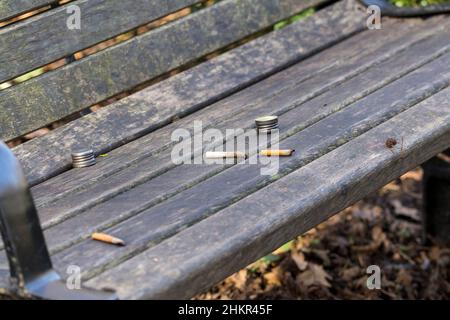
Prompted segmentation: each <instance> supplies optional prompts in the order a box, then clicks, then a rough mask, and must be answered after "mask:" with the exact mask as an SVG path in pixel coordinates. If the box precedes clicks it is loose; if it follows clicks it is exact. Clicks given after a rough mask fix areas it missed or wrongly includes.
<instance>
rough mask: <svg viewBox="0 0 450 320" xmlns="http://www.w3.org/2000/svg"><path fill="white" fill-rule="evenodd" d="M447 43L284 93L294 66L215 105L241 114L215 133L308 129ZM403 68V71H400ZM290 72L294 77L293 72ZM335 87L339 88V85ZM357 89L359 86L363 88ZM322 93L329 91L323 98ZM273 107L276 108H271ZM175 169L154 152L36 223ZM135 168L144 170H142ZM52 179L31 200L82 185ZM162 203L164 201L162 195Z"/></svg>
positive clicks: (369, 58)
mask: <svg viewBox="0 0 450 320" xmlns="http://www.w3.org/2000/svg"><path fill="white" fill-rule="evenodd" d="M448 40H449V39H448V37H446V36H438V35H437V36H435V37H431V38H429V39H427V40H425V41H423V42H418V43H417V44H416V45H413V46H410V47H408V49H409V50H408V51H407V52H405V53H403V52H402V51H400V52H399V53H398V56H396V55H394V56H392V57H391V58H389V59H387V60H386V61H385V62H384V63H381V61H380V60H377V59H375V60H374V59H373V58H374V57H378V58H380V57H379V51H378V50H375V51H373V52H371V54H368V53H367V52H366V55H365V56H364V55H363V56H362V57H361V58H360V59H354V60H353V59H346V60H345V61H346V63H344V64H342V65H340V67H339V68H334V69H330V70H326V71H323V72H322V73H320V74H316V75H315V76H314V77H312V78H310V79H306V80H305V81H303V82H301V84H299V85H297V86H293V87H291V88H289V87H288V85H289V81H291V79H292V78H296V77H297V78H298V77H300V78H301V76H300V75H303V76H305V75H308V72H305V71H307V70H308V69H307V68H306V69H305V68H300V67H298V68H297V66H295V67H293V68H291V69H288V70H286V71H284V72H282V73H280V74H279V75H276V76H273V77H271V78H269V79H267V80H266V81H263V82H261V84H258V85H256V86H254V87H252V88H248V89H246V90H244V91H241V92H240V93H239V94H237V95H235V96H232V97H230V98H229V99H226V100H224V103H218V104H217V106H215V107H216V108H215V109H212V110H213V111H214V112H215V113H222V114H224V112H223V111H221V110H225V109H226V110H227V111H228V112H227V113H229V111H230V110H232V108H231V106H233V107H234V108H238V109H240V110H241V113H238V114H235V115H233V116H228V117H222V118H219V120H220V121H221V122H220V123H216V124H214V128H217V129H220V130H225V129H226V128H234V127H239V128H251V127H252V126H253V121H254V118H256V117H257V116H258V115H260V114H265V113H276V114H279V115H282V114H284V113H286V112H288V111H289V110H291V109H293V108H295V107H297V108H300V109H301V110H302V111H301V113H300V114H298V115H296V117H293V118H292V114H296V113H295V112H291V113H289V114H290V116H288V118H289V119H296V120H295V121H298V120H297V119H302V120H301V121H300V122H299V123H298V124H297V125H296V126H293V127H295V128H297V130H298V128H303V127H306V126H307V125H311V124H312V123H314V122H317V121H319V120H321V119H322V118H324V117H326V116H327V115H330V114H331V113H333V112H336V111H338V110H340V109H342V108H344V107H346V106H348V105H350V104H351V103H353V102H355V101H357V100H358V99H361V98H362V97H364V96H365V95H368V94H369V93H371V92H374V91H376V90H378V89H379V88H380V87H383V86H385V85H387V84H389V83H390V82H392V81H394V80H396V79H398V78H399V77H401V76H402V75H405V74H407V73H408V72H410V71H412V70H414V69H416V68H418V67H420V66H421V65H423V64H424V63H426V62H427V61H430V60H432V59H434V58H435V57H436V56H438V55H440V54H442V53H443V52H445V50H448V44H447V43H448ZM406 42H407V41H406ZM404 43H405V42H404ZM436 47H441V49H440V50H436V49H435V48H436ZM361 49H363V48H361ZM385 49H386V48H384V47H381V48H379V50H381V51H385ZM385 53H389V52H385ZM329 54H330V55H335V51H333V50H332V51H330V53H329ZM388 56H389V54H388ZM384 59H386V58H384ZM365 64H368V65H369V66H370V65H372V68H369V69H367V70H366V73H363V74H359V75H358V76H356V77H355V76H354V74H353V73H352V72H354V71H355V67H356V66H358V68H364V67H365ZM304 65H305V66H308V67H312V66H313V65H314V64H312V63H310V61H305V64H304ZM405 65H406V66H408V67H405ZM293 71H296V72H295V73H294V72H293ZM356 71H357V70H356ZM432 72H434V71H432ZM419 77H420V76H419ZM272 78H275V79H272ZM416 78H417V77H416ZM440 79H445V75H442V78H440V77H438V78H437V79H436V81H435V83H439V81H441V80H440ZM345 80H347V81H345ZM405 81H408V79H406V80H405ZM340 82H343V83H341V84H339V83H340ZM433 82H434V81H432V83H433ZM272 83H277V84H278V85H279V86H281V87H283V88H285V91H283V92H282V93H280V94H275V95H273V96H269V97H263V99H262V100H259V101H258V100H256V101H258V102H257V103H256V104H255V105H253V106H252V105H249V104H248V103H249V102H254V101H255V100H253V99H252V96H257V95H258V94H262V93H263V92H264V91H265V89H266V87H267V86H266V85H270V84H272ZM419 83H420V81H419V82H418V83H417V84H414V85H413V86H412V87H414V88H416V89H417V90H418V91H420V88H426V87H421V85H419ZM362 84H364V85H363V86H362ZM326 88H332V89H331V90H330V91H327V92H325V93H323V91H324V90H326ZM402 90H403V89H402ZM424 90H425V89H424ZM314 94H315V95H316V96H317V97H316V98H314ZM319 94H320V95H319ZM242 96H246V97H247V98H248V100H243V101H242V100H239V99H234V98H235V97H237V98H239V97H242ZM274 106H277V107H276V108H274ZM221 108H222V109H221ZM205 111H206V110H205ZM225 114H226V113H225ZM194 119H196V120H202V121H203V120H205V117H204V116H202V117H197V118H194ZM194 119H190V118H189V117H188V118H186V119H185V120H186V121H185V122H183V121H180V122H179V123H175V124H174V125H175V127H172V128H170V126H168V127H167V128H168V129H171V130H168V131H167V135H160V134H159V135H156V136H155V144H156V141H159V142H160V144H161V143H171V142H170V132H172V131H173V130H174V129H175V128H176V127H180V128H186V129H190V130H191V126H192V123H193V120H194ZM206 119H208V118H206ZM291 121H292V120H287V123H288V124H289V123H291ZM299 126H300V127H299ZM285 129H286V130H287V129H289V130H292V126H290V125H287V126H286V128H285ZM282 130H284V129H282ZM144 139H145V137H144V138H142V139H139V140H137V141H136V145H138V146H141V149H147V147H145V148H142V146H147V145H148V146H154V143H149V142H148V141H143V140H144ZM128 147H129V145H127V146H125V147H123V154H128V155H129V154H133V153H135V152H136V151H135V150H134V149H130V148H128ZM100 161H103V160H100ZM105 161H107V163H104V164H103V165H102V163H99V164H100V167H98V168H97V169H94V168H92V169H90V170H89V172H88V171H85V172H80V174H83V175H86V179H87V178H88V177H97V174H96V172H99V173H100V172H104V171H106V170H105V166H107V165H108V166H107V167H110V165H113V166H114V163H116V164H117V163H119V162H115V161H117V159H114V158H112V159H106V160H105ZM174 167H175V165H174V164H173V163H172V162H171V159H170V148H165V149H164V150H162V151H161V152H159V153H152V154H150V153H149V154H148V155H147V156H146V158H145V159H144V160H142V161H140V162H138V163H137V164H136V165H132V166H130V167H128V168H126V169H124V170H123V171H121V172H119V173H116V174H114V175H113V176H110V177H105V178H102V179H101V180H98V181H97V184H94V185H93V186H92V187H89V188H86V189H85V190H82V191H80V192H74V191H75V189H73V188H72V190H71V191H70V194H69V195H68V196H67V197H66V198H61V199H58V201H57V202H54V203H51V204H49V205H47V206H40V208H39V211H40V217H41V221H42V223H43V225H44V227H45V228H47V227H48V226H50V225H53V224H56V223H58V221H60V220H63V219H66V218H67V217H70V216H74V215H76V214H77V213H79V212H82V211H85V210H86V209H89V208H90V207H93V206H95V205H96V204H98V203H101V202H103V201H106V200H108V199H110V198H113V197H115V196H116V195H117V194H120V193H121V192H125V191H127V190H129V189H131V188H134V187H136V186H138V185H140V184H147V185H148V183H146V181H148V180H151V179H153V178H154V177H156V176H157V175H158V173H163V172H166V171H167V170H170V169H171V168H174ZM139 168H146V169H145V170H144V171H143V170H140V169H139ZM205 174H207V172H205ZM200 176H201V175H200ZM54 180H57V181H58V180H59V181H58V182H57V183H56V182H55V181H53V179H52V180H49V181H48V182H46V183H45V185H46V187H45V188H42V189H40V188H38V189H35V196H38V195H40V196H39V197H38V204H39V203H40V204H42V203H43V202H42V201H43V199H44V197H45V198H47V199H48V200H50V199H51V197H53V196H54V195H55V194H57V192H60V191H61V190H60V189H64V188H66V187H67V186H70V185H73V187H75V186H76V184H77V183H81V181H80V180H78V179H77V178H76V177H74V176H69V177H66V178H65V179H64V180H60V177H57V178H55V179H54ZM51 181H53V183H50V182H51ZM150 184H151V182H150ZM187 184H188V185H191V183H190V182H187ZM181 186H182V184H180V185H179V187H181ZM161 191H162V190H161ZM156 198H157V197H156ZM163 198H165V196H164V197H163ZM154 200H155V199H153V198H152V197H149V198H148V199H145V198H144V199H141V201H138V202H133V206H135V207H134V208H132V212H136V210H137V209H138V208H139V207H140V204H139V203H140V202H144V203H146V202H153V201H154ZM145 206H147V204H145V205H144V207H145ZM130 209H131V208H130ZM98 210H99V208H98V207H94V208H93V209H92V210H90V211H88V212H87V213H85V215H86V216H87V215H89V212H94V211H95V212H98ZM107 211H110V210H107ZM121 212H122V216H123V217H125V216H126V215H127V214H126V211H121ZM111 214H112V213H111ZM104 223H106V224H108V222H107V221H104Z"/></svg>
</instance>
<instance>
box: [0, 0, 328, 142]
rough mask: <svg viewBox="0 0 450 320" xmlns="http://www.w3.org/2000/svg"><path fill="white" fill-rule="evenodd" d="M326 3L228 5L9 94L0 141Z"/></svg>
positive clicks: (2, 105)
mask: <svg viewBox="0 0 450 320" xmlns="http://www.w3.org/2000/svg"><path fill="white" fill-rule="evenodd" d="M321 1H322V0H307V1H298V0H284V1H281V2H280V0H224V1H221V2H219V3H218V4H216V5H214V6H211V7H209V8H206V9H204V10H201V11H198V12H196V13H194V14H192V15H189V16H188V17H186V18H183V19H181V20H178V21H175V22H174V23H171V24H168V25H166V26H163V27H161V28H158V29H156V30H154V31H150V32H148V33H145V34H142V35H140V36H137V37H135V38H132V39H130V40H128V41H126V42H124V43H122V44H120V45H117V46H114V47H111V48H108V49H105V50H103V51H101V52H98V53H97V54H94V55H91V56H88V57H87V58H85V59H82V60H79V61H76V62H74V63H71V64H69V65H67V66H64V67H62V68H60V69H57V70H55V71H54V72H50V73H46V74H44V75H42V76H40V77H37V78H33V79H31V80H29V81H26V82H24V83H22V84H19V85H17V86H13V87H11V88H8V89H6V90H3V91H1V92H0V130H1V131H0V139H3V140H9V139H12V138H14V137H17V136H20V135H22V134H25V133H27V132H30V131H32V130H34V129H37V128H39V127H42V126H44V125H46V124H49V123H51V122H53V121H56V120H59V119H61V118H63V117H65V116H67V115H70V114H72V113H74V112H77V111H79V110H82V109H84V108H86V107H89V106H91V105H93V104H95V103H97V102H99V101H102V100H104V99H106V98H108V97H111V96H113V95H115V94H118V93H120V92H123V91H126V90H129V89H131V88H133V87H135V86H136V85H138V84H140V83H142V82H145V81H147V80H150V79H152V78H154V77H156V76H158V75H161V74H163V73H165V72H167V71H170V70H171V69H174V68H177V67H179V66H182V65H184V64H186V63H188V62H190V61H192V60H193V59H196V58H199V57H201V56H204V55H206V54H208V53H211V52H213V51H215V50H218V49H220V48H222V47H224V46H227V45H229V44H231V43H234V42H236V41H238V40H239V39H242V38H244V37H246V36H249V35H251V34H253V33H255V32H257V31H259V30H261V29H264V28H266V27H269V26H271V25H272V24H273V23H275V22H277V21H278V20H280V19H283V18H286V17H288V16H290V15H292V14H293V13H295V12H297V11H300V10H302V9H305V8H307V7H308V6H310V5H314V4H317V3H320V2H321ZM225 21H226V23H225ZM2 47H3V46H2ZM68 81H71V83H72V84H71V85H68ZM74 84H76V85H74ZM177 94H181V93H177Z"/></svg>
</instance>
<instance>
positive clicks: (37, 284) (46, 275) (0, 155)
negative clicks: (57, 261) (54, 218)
mask: <svg viewBox="0 0 450 320" xmlns="http://www.w3.org/2000/svg"><path fill="white" fill-rule="evenodd" d="M0 233H1V235H2V238H3V243H4V246H5V250H6V254H7V257H8V261H9V266H10V274H11V285H12V287H13V288H14V289H15V290H16V291H17V293H18V294H19V295H21V296H25V297H30V298H38V299H58V300H60V299H62V300H73V299H75V300H104V299H108V300H112V299H117V297H116V295H115V294H114V293H112V292H106V291H97V290H92V289H88V288H81V289H69V288H68V287H67V286H66V283H65V281H63V279H62V278H61V277H60V275H59V274H58V273H57V272H56V271H55V270H54V269H53V266H52V262H51V259H50V255H49V252H48V249H47V245H46V243H45V238H44V234H43V231H42V228H41V224H40V222H39V217H38V214H37V210H36V207H35V205H34V202H33V198H32V196H31V193H30V190H29V188H28V184H27V182H26V179H25V176H24V175H23V173H22V169H21V167H20V165H19V163H18V161H17V160H16V158H15V157H14V155H13V154H12V152H11V151H10V150H9V148H8V147H7V146H6V145H5V144H4V143H3V142H1V141H0Z"/></svg>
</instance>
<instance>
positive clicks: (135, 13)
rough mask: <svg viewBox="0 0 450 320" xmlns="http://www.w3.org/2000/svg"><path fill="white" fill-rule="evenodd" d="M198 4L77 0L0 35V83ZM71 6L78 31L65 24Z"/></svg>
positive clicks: (192, 1)
mask: <svg viewBox="0 0 450 320" xmlns="http://www.w3.org/2000/svg"><path fill="white" fill-rule="evenodd" d="M14 1H17V0H14ZM43 2H50V1H43ZM198 2H200V0H171V1H159V0H152V1H148V0H97V1H91V0H80V1H74V2H72V3H70V4H68V5H65V6H61V7H57V8H55V9H53V10H50V11H48V12H46V13H44V14H41V15H38V16H36V17H33V18H31V19H28V20H25V21H23V22H19V23H17V24H16V25H13V26H11V27H6V28H5V29H3V30H1V31H0V44H1V46H0V63H1V65H2V68H1V69H0V82H3V81H6V80H9V79H12V78H14V77H17V76H19V75H21V74H24V73H26V72H28V71H31V70H33V69H36V68H38V67H40V66H43V65H46V64H48V63H51V62H53V61H56V60H58V59H60V58H64V57H65V56H67V55H69V54H72V53H74V52H77V51H80V50H82V49H85V48H87V47H90V46H92V45H95V44H97V43H99V42H101V41H104V40H107V39H109V38H111V37H114V36H115V35H118V34H121V33H124V32H126V31H128V30H131V29H133V28H136V27H139V26H140V25H143V24H145V23H148V22H150V21H153V20H156V19H158V18H161V17H163V16H165V15H168V14H170V13H172V12H175V11H177V10H180V9H182V8H185V7H188V6H190V5H193V4H195V3H198ZM72 5H76V6H78V7H79V8H80V14H81V16H80V18H81V23H82V24H81V29H79V30H71V29H69V28H68V27H67V24H66V23H67V20H68V18H69V17H70V14H69V13H68V12H67V8H68V7H69V6H72Z"/></svg>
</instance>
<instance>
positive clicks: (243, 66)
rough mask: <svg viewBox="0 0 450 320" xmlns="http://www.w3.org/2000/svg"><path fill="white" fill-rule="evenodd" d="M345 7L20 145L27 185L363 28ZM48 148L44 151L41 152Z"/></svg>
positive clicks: (357, 16)
mask: <svg viewBox="0 0 450 320" xmlns="http://www.w3.org/2000/svg"><path fill="white" fill-rule="evenodd" d="M347 9H348V8H347V6H346V5H345V3H338V4H336V5H335V6H332V7H330V8H327V9H325V10H323V11H320V12H319V13H317V14H316V15H315V16H314V18H312V19H307V20H305V21H302V22H300V23H296V24H294V25H291V26H289V27H287V28H285V29H283V30H280V31H279V32H275V33H271V34H269V35H267V36H264V37H261V38H258V39H257V40H254V41H252V42H250V43H248V44H246V45H243V46H242V47H239V48H237V49H234V50H232V51H231V52H228V53H226V54H224V55H221V56H220V57H218V58H216V59H213V60H210V61H208V62H206V63H203V64H201V65H199V66H197V67H195V68H193V69H191V70H188V71H186V72H183V73H181V74H179V75H177V76H175V77H172V78H170V79H169V80H167V81H164V82H161V83H160V84H157V85H155V86H152V87H149V88H147V89H145V90H142V91H141V92H139V93H137V94H134V95H132V96H130V97H128V98H126V99H123V100H121V101H119V102H117V103H115V104H113V105H111V106H109V107H108V108H106V109H103V110H100V111H99V112H97V113H95V114H90V115H88V116H86V117H83V118H81V119H79V120H76V121H74V122H72V123H69V124H68V125H66V126H64V127H62V128H59V129H57V130H55V131H53V132H52V133H51V134H49V135H48V136H45V137H42V138H38V139H34V140H32V141H30V142H28V143H26V144H24V145H21V146H19V147H17V148H15V149H14V153H15V154H16V156H17V157H18V158H19V160H20V162H21V164H22V166H23V167H24V171H25V174H26V176H27V178H28V181H29V182H30V183H31V184H32V185H34V184H36V183H38V182H42V181H43V180H46V179H48V178H49V177H51V176H53V175H55V174H57V173H60V172H62V171H64V170H66V169H68V168H69V165H70V163H71V159H70V150H71V148H72V147H76V146H77V145H80V146H92V147H93V149H94V150H95V151H96V153H97V154H101V153H105V152H109V151H110V150H111V149H113V148H116V147H118V146H120V145H122V144H125V143H127V142H129V141H131V140H133V139H135V138H136V137H139V136H142V135H144V134H145V133H149V132H151V131H154V130H156V129H157V128H159V127H161V126H163V125H164V124H167V123H168V122H170V121H171V119H173V118H174V117H182V116H185V115H186V114H189V113H191V112H193V111H195V110H199V109H201V108H203V107H205V106H207V105H208V104H211V103H212V102H214V101H216V100H218V99H220V98H223V97H224V96H227V95H229V94H231V93H233V92H235V91H237V90H239V89H242V88H245V87H246V86H249V85H251V84H252V83H254V82H255V81H258V80H260V79H262V78H264V77H267V76H269V75H271V74H273V73H275V72H276V71H277V70H280V69H281V68H284V67H286V66H288V65H290V64H293V63H295V62H298V61H299V60H300V59H304V58H305V57H307V56H309V55H311V54H312V53H314V52H316V51H318V50H320V49H323V48H326V47H328V46H330V45H331V44H333V43H335V42H337V41H340V40H342V39H343V38H345V37H348V36H349V35H351V34H352V33H355V32H357V31H361V30H363V29H364V26H363V21H364V19H365V17H364V16H362V15H361V14H360V13H359V12H355V11H348V10H347ZM318 30H320V34H317V32H318ZM387 37H388V36H387ZM44 148H45V149H46V152H45V153H43V152H41V150H42V149H44ZM153 150H154V149H153ZM129 156H132V155H129ZM130 161H132V159H128V160H126V161H125V162H124V163H125V164H127V163H130ZM36 163H39V164H40V165H39V166H36V165H35V164H36Z"/></svg>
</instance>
